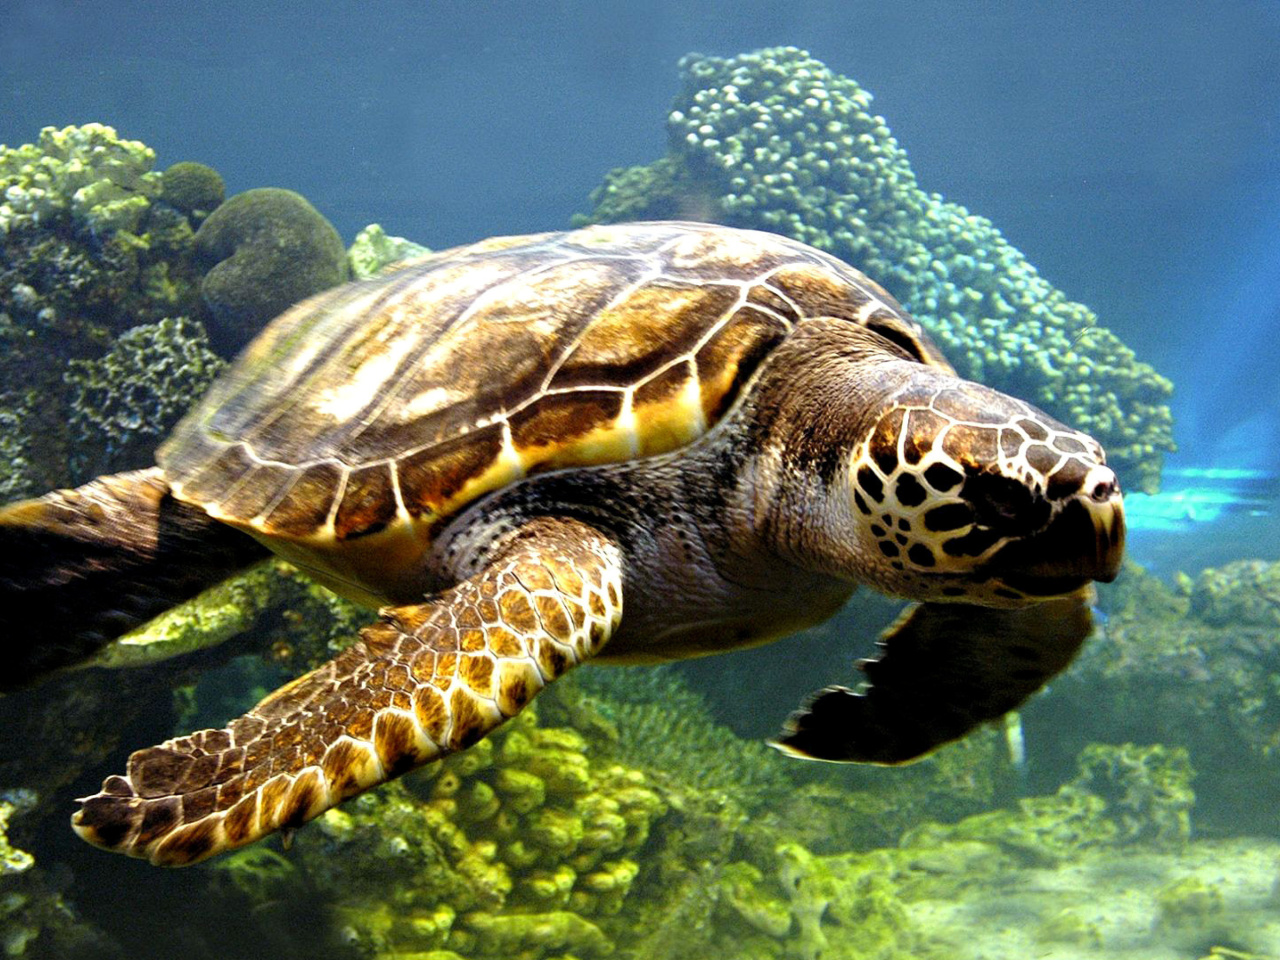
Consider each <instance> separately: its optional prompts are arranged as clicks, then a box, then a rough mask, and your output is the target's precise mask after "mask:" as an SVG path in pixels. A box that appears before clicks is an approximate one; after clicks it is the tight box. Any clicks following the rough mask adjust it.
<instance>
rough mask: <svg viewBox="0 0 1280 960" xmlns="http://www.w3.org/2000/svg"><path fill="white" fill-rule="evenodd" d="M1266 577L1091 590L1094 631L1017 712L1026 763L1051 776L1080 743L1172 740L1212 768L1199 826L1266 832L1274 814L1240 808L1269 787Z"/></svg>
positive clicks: (1276, 707) (1146, 580)
mask: <svg viewBox="0 0 1280 960" xmlns="http://www.w3.org/2000/svg"><path fill="white" fill-rule="evenodd" d="M1272 578H1273V573H1272V566H1269V565H1266V564H1261V563H1253V562H1248V563H1233V564H1229V565H1227V566H1225V567H1222V568H1218V569H1211V570H1205V571H1203V572H1202V573H1200V574H1199V575H1197V576H1196V577H1189V576H1182V577H1180V578H1179V582H1180V586H1179V587H1178V588H1177V589H1171V588H1170V587H1168V586H1166V585H1165V584H1164V583H1162V582H1161V581H1160V580H1158V579H1157V578H1155V577H1153V576H1150V575H1148V574H1146V573H1144V572H1143V571H1142V570H1140V569H1139V568H1137V567H1136V566H1132V565H1130V566H1127V567H1126V568H1125V570H1124V571H1123V573H1122V575H1121V576H1120V578H1119V579H1118V580H1117V582H1116V583H1115V584H1112V585H1109V586H1106V587H1104V588H1102V589H1100V591H1099V594H1100V602H1101V605H1102V607H1103V610H1104V611H1105V613H1104V616H1103V617H1102V618H1100V628H1099V630H1098V633H1097V635H1096V636H1095V637H1094V638H1093V639H1091V640H1090V642H1089V643H1088V644H1086V645H1085V648H1084V650H1083V652H1082V653H1081V655H1080V657H1079V659H1078V660H1077V662H1076V663H1075V664H1074V665H1072V667H1071V668H1070V669H1069V670H1068V671H1067V672H1066V673H1065V674H1064V675H1063V676H1062V677H1060V678H1059V679H1058V680H1057V681H1055V683H1054V684H1053V687H1052V689H1051V690H1050V692H1049V693H1048V694H1047V695H1046V696H1044V697H1041V698H1040V699H1039V700H1038V701H1037V702H1036V703H1035V704H1034V705H1033V706H1034V709H1031V710H1028V711H1026V713H1025V714H1024V725H1025V729H1026V736H1027V744H1028V752H1029V755H1031V756H1032V757H1035V758H1036V759H1037V762H1038V764H1040V765H1041V767H1042V768H1043V769H1045V770H1054V769H1061V767H1062V765H1063V764H1064V763H1065V762H1067V760H1068V758H1069V755H1068V754H1067V751H1071V752H1076V751H1079V750H1081V749H1082V748H1083V746H1084V744H1085V742H1087V741H1089V740H1094V741H1117V740H1132V741H1139V742H1148V743H1164V744H1178V745H1180V746H1182V747H1185V748H1186V750H1187V752H1188V756H1189V759H1190V762H1191V764H1192V765H1193V766H1194V767H1195V768H1196V769H1200V770H1213V771H1214V775H1213V776H1212V777H1206V778H1205V779H1204V780H1203V781H1202V782H1200V783H1198V785H1197V791H1196V793H1197V797H1198V799H1197V807H1196V809H1197V818H1198V821H1199V822H1200V824H1201V825H1202V828H1205V829H1210V830H1215V831H1217V830H1231V831H1232V832H1237V831H1240V830H1252V831H1272V830H1275V829H1276V828H1277V827H1278V826H1280V820H1278V819H1277V815H1276V812H1275V811H1274V810H1272V809H1270V808H1269V807H1267V806H1266V805H1259V804H1257V803H1255V802H1253V801H1252V800H1251V798H1253V797H1256V796H1257V795H1258V794H1259V792H1260V791H1269V790H1278V789H1280V763H1277V760H1278V759H1280V685H1278V684H1277V682H1276V680H1275V677H1276V676H1277V675H1278V674H1280V632H1278V631H1277V629H1276V627H1275V626H1274V625H1269V624H1268V623H1267V619H1268V616H1267V613H1266V611H1267V609H1268V602H1267V600H1266V590H1267V586H1266V585H1267V584H1268V583H1269V582H1272Z"/></svg>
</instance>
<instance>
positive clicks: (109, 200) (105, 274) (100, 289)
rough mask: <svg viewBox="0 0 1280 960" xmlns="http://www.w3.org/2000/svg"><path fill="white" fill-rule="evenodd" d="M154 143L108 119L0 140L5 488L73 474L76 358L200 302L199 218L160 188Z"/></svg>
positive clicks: (0, 395) (35, 487)
mask: <svg viewBox="0 0 1280 960" xmlns="http://www.w3.org/2000/svg"><path fill="white" fill-rule="evenodd" d="M154 160H155V155H154V153H153V152H152V151H151V150H150V149H149V148H147V147H145V146H143V145H142V144H140V143H137V142H136V141H130V140H123V139H121V138H120V137H118V136H117V135H116V132H115V131H114V130H112V129H111V128H110V127H104V126H102V125H101V124H87V125H85V126H83V127H67V128H65V129H63V130H55V129H53V128H48V129H46V130H44V131H43V132H42V133H41V135H40V139H39V142H38V143H35V144H26V145H23V146H20V147H14V148H8V147H0V196H3V202H2V203H0V430H3V432H4V434H5V436H4V439H3V441H0V446H3V447H4V448H6V450H7V452H9V453H11V454H12V455H13V456H12V458H9V457H6V458H5V461H4V464H3V467H0V473H2V474H3V475H2V476H0V494H2V495H3V498H4V499H6V500H7V499H13V498H15V497H19V496H25V495H32V494H35V493H39V492H42V491H43V490H45V489H48V488H49V487H52V486H58V485H63V484H66V483H68V482H70V480H71V477H72V471H71V469H70V467H69V459H70V453H71V452H72V450H71V448H72V446H73V445H74V444H75V443H76V442H77V441H76V439H75V438H73V437H72V436H71V435H70V432H69V430H68V422H69V420H70V402H71V400H70V395H69V394H70V391H69V389H68V387H67V384H66V383H65V382H64V379H63V375H64V373H65V371H66V369H67V363H68V361H69V360H73V359H83V360H92V359H95V358H98V357H100V356H101V355H102V354H103V353H104V352H106V351H107V350H108V349H109V347H110V345H111V342H112V338H113V337H114V336H115V335H116V334H118V333H120V332H122V331H124V330H126V329H128V328H130V327H133V326H135V325H137V324H148V323H155V322H158V321H160V320H161V319H162V318H164V317H166V316H179V315H187V316H193V315H195V314H196V312H197V311H198V310H199V309H200V302H199V290H198V273H197V271H196V268H195V265H194V263H193V261H192V243H193V238H194V232H193V230H192V225H191V221H190V220H189V219H188V218H187V217H186V216H185V215H184V214H183V213H182V212H181V211H179V210H177V209H175V208H173V207H172V206H170V205H169V204H167V203H164V202H162V201H161V200H160V199H159V193H160V179H159V176H160V175H159V174H156V173H153V172H151V165H152V163H153V162H154Z"/></svg>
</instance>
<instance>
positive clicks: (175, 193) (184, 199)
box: [160, 160, 227, 219]
mask: <svg viewBox="0 0 1280 960" xmlns="http://www.w3.org/2000/svg"><path fill="white" fill-rule="evenodd" d="M160 186H161V190H160V199H161V200H163V201H164V202H165V203H167V204H169V206H171V207H173V208H175V209H177V210H181V211H182V212H183V213H185V214H188V215H194V216H195V217H197V218H198V219H204V217H206V216H208V215H209V213H210V212H212V211H213V210H215V209H217V207H218V206H219V205H220V204H221V203H222V201H223V200H224V199H225V198H226V195H227V185H226V184H225V183H223V181H222V177H221V175H220V174H219V173H218V171H217V170H215V169H213V167H208V166H205V165H204V164H203V163H195V162H193V161H191V160H183V161H181V162H179V163H175V164H173V166H171V167H169V168H168V169H166V170H165V171H164V173H163V174H161V179H160Z"/></svg>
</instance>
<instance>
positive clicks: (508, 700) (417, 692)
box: [72, 519, 622, 866]
mask: <svg viewBox="0 0 1280 960" xmlns="http://www.w3.org/2000/svg"><path fill="white" fill-rule="evenodd" d="M621 616H622V561H621V554H620V551H619V550H618V548H617V547H616V546H615V545H614V544H613V543H612V541H610V540H609V539H607V538H606V537H604V536H603V535H601V534H599V533H598V532H596V531H595V530H593V529H592V528H590V527H587V526H585V525H584V524H581V523H577V522H574V521H558V520H549V519H543V520H535V521H532V522H530V523H529V524H527V525H526V526H525V527H524V528H522V529H521V530H520V531H519V532H518V533H517V534H516V535H515V537H514V538H513V539H512V540H511V541H509V543H508V545H507V546H506V547H505V548H504V550H503V552H502V554H500V555H499V556H498V557H497V558H496V559H495V560H494V561H493V562H492V563H491V564H490V565H489V566H488V567H486V568H485V569H484V570H482V571H480V572H479V573H477V574H476V575H475V576H473V577H471V578H470V579H469V580H465V581H463V582H461V583H459V584H458V585H457V586H455V587H452V588H450V589H449V590H447V591H445V592H444V593H442V594H440V595H439V596H438V597H437V598H435V599H434V600H432V601H431V602H428V603H423V604H419V605H414V606H406V607H396V608H389V609H386V610H384V611H383V615H382V619H381V620H380V621H379V622H378V623H376V624H374V625H373V626H370V627H367V628H365V629H364V630H363V631H361V635H360V640H359V641H358V642H357V643H356V644H355V645H354V646H352V647H351V648H350V649H348V650H347V651H346V652H345V653H343V654H341V655H340V656H339V657H337V658H336V659H335V660H332V661H330V662H329V663H327V664H325V665H324V666H322V667H320V668H319V669H317V670H314V671H312V672H311V673H309V674H306V675H305V676H303V677H301V678H299V679H297V680H295V681H293V682H292V683H289V684H287V685H285V686H284V687H282V688H280V689H279V690H277V691H276V692H275V693H273V694H271V696H269V697H267V698H266V699H265V700H263V701H262V702H261V703H259V704H258V705H257V706H256V707H254V708H253V709H252V710H250V711H249V712H248V713H247V714H245V715H244V716H243V717H241V718H240V719H238V720H235V721H233V722H232V723H231V724H229V725H228V727H227V728H226V729H225V730H203V731H201V732H199V733H194V734H191V735H190V736H186V737H179V738H177V739H174V740H170V741H168V742H166V743H163V744H161V745H160V746H158V747H151V748H150V749H147V750H139V751H138V752H136V753H134V754H133V756H131V757H130V758H129V767H128V773H127V774H126V775H125V776H123V777H118V776H117V777H108V778H107V780H106V781H105V782H104V783H103V785H102V792H101V793H98V794H95V795H94V796H92V797H88V798H87V799H85V800H83V801H82V803H83V806H82V807H81V808H80V810H79V811H78V812H77V813H76V814H75V816H74V817H73V818H72V824H73V826H74V827H75V829H76V832H78V833H79V834H80V836H82V837H83V838H84V839H86V840H88V841H89V842H90V843H93V844H96V845H98V846H100V847H104V848H106V849H108V850H116V851H119V852H121V853H127V854H129V855H131V856H135V857H144V858H146V859H148V860H150V861H151V862H152V863H156V864H164V865H170V866H177V865H182V864H187V863H194V862H195V861H197V860H202V859H204V858H205V857H208V856H212V855H213V854H216V853H219V852H221V851H224V850H230V849H233V848H235V847H239V846H242V845H244V844H246V843H251V842H253V841H254V840H257V839H258V838H259V837H262V836H265V835H266V834H269V833H271V832H272V831H275V830H279V829H281V828H291V827H297V826H299V825H301V824H303V823H305V822H306V821H308V820H310V819H311V818H312V817H315V816H318V815H319V814H320V813H322V812H324V811H325V810H327V809H329V808H330V807H332V806H334V805H335V804H338V803H340V802H341V801H342V800H345V799H346V798H347V797H350V796H352V795H353V794H356V793H359V792H360V791H362V790H365V789H367V788H369V787H372V786H374V785H375V784H379V783H382V782H383V781H386V780H390V779H391V778H393V777H396V776H399V775H400V774H402V773H405V772H406V771H408V770H410V769H412V768H414V767H416V766H419V765H420V764H423V763H427V762H428V761H431V760H435V759H437V758H439V757H441V756H443V755H444V754H446V753H450V752H452V751H455V750H462V749H465V748H466V747H469V746H470V745H471V744H473V743H475V742H476V741H477V740H479V739H481V738H482V737H484V736H485V735H486V734H487V733H489V732H490V731H492V730H493V729H494V728H495V727H497V726H498V725H499V724H501V723H502V722H503V721H505V720H507V719H509V718H510V717H512V716H514V715H515V714H516V713H518V712H519V711H520V710H521V709H522V708H523V707H524V706H525V704H527V703H528V702H529V700H530V699H531V698H532V697H533V696H534V694H536V693H537V692H538V691H539V690H541V689H542V687H543V686H544V685H546V684H547V683H548V682H550V681H551V680H554V679H555V678H556V677H558V676H560V675H561V674H562V673H564V672H565V671H567V670H569V669H570V668H571V667H573V666H575V665H577V664H578V663H581V662H582V661H583V660H584V659H586V658H587V657H588V656H590V655H592V654H593V653H595V652H596V651H598V650H599V649H600V647H601V646H602V645H603V644H604V643H605V642H606V641H607V640H608V639H609V637H610V636H611V634H612V632H613V630H614V629H615V627H616V626H617V625H618V622H619V620H620V618H621Z"/></svg>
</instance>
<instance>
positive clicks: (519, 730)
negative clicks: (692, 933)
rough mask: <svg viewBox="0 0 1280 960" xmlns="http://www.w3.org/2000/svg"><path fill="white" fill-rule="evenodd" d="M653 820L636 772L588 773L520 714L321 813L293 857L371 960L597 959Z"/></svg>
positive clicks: (579, 744)
mask: <svg viewBox="0 0 1280 960" xmlns="http://www.w3.org/2000/svg"><path fill="white" fill-rule="evenodd" d="M665 810H666V806H665V803H664V801H663V799H662V797H661V796H660V795H659V793H658V792H656V791H655V789H654V788H653V786H652V785H651V784H650V782H649V780H648V778H647V777H646V776H645V775H644V774H643V773H641V772H640V771H638V770H636V769H634V768H628V767H624V766H622V765H621V764H615V763H610V762H600V761H599V760H598V759H596V758H594V757H593V756H592V755H591V752H590V751H589V750H588V747H587V743H586V741H585V740H584V739H583V738H582V736H581V735H580V734H578V733H577V732H576V731H573V730H570V729H568V728H561V727H543V726H539V725H538V722H537V716H536V711H535V710H533V709H531V708H530V709H526V710H525V712H524V713H523V714H522V715H521V716H520V718H519V719H518V720H516V721H513V723H512V724H511V725H510V726H509V728H508V729H506V730H505V731H502V732H500V733H498V734H496V735H494V736H492V737H490V738H488V739H486V740H484V741H481V742H480V743H479V744H477V745H476V746H474V747H472V748H471V749H470V750H468V751H467V752H465V753H463V754H458V755H455V756H453V757H450V758H448V759H446V760H445V761H443V762H442V763H440V764H437V765H434V766H433V767H429V768H427V770H426V771H423V773H420V774H417V775H415V776H413V777H410V778H408V779H407V780H406V781H402V782H399V783H396V784H392V785H389V786H388V787H385V788H383V789H381V790H379V791H377V792H375V793H371V794H366V795H365V796H364V797H361V798H360V799H358V800H356V801H355V802H353V803H351V804H348V805H346V806H345V807H343V808H340V809H338V810H334V811H330V812H329V813H327V814H325V816H324V817H322V818H321V819H320V820H319V821H318V824H317V829H315V830H308V831H306V832H304V833H303V834H302V835H301V836H300V837H299V841H298V844H297V856H298V857H299V858H300V859H301V862H302V863H303V864H307V863H309V862H310V861H311V859H312V858H315V859H316V861H317V870H316V871H315V872H314V873H315V875H316V876H321V875H323V876H324V877H325V880H324V884H325V888H326V890H327V891H328V892H329V893H331V894H332V895H333V897H334V898H335V900H336V901H337V902H338V904H339V906H338V908H337V909H338V914H339V917H340V922H341V923H342V924H343V925H344V927H345V934H346V939H348V940H350V941H352V942H355V943H357V944H360V945H362V946H363V947H364V949H365V950H367V951H369V952H372V953H375V954H379V955H387V954H394V953H401V952H412V951H426V950H438V949H448V950H453V951H455V952H457V953H460V954H462V955H463V956H466V957H470V958H480V957H502V958H506V957H527V958H529V960H535V958H541V957H551V956H559V955H560V954H562V953H566V952H567V953H570V954H573V955H575V956H583V957H586V956H602V955H605V954H607V953H611V952H612V951H613V949H614V938H615V936H616V935H617V931H616V929H615V927H616V925H615V924H613V923H612V918H614V917H616V916H618V915H619V913H620V912H621V910H622V907H623V903H624V901H626V899H627V896H628V894H629V892H630V890H631V887H632V884H633V883H634V881H635V879H636V877H637V874H638V873H639V865H638V863H637V861H636V859H635V857H636V854H637V853H638V851H640V850H641V849H642V848H643V847H644V846H645V844H646V842H647V841H648V838H649V832H650V828H651V825H652V824H653V822H654V821H655V820H656V819H657V818H659V817H661V816H662V815H663V813H664V812H665ZM321 861H323V865H324V866H323V869H322V870H321V869H319V864H320V862H321ZM360 891H364V892H365V893H364V894H363V895H362V894H361V893H360ZM387 904H393V905H394V910H393V911H392V912H391V913H388V912H387V909H386V906H387Z"/></svg>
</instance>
